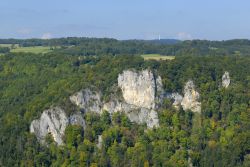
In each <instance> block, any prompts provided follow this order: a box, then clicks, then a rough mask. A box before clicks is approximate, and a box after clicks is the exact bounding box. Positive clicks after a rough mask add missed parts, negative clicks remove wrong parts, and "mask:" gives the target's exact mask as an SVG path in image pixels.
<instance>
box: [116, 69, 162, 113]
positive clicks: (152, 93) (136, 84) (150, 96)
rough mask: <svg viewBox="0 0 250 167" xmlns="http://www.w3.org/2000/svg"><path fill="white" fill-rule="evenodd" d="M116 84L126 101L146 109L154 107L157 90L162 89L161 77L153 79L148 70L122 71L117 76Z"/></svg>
mask: <svg viewBox="0 0 250 167" xmlns="http://www.w3.org/2000/svg"><path fill="white" fill-rule="evenodd" d="M118 86H119V87H120V88H121V90H122V95H123V98H124V100H125V102H126V103H128V104H132V105H135V106H138V107H143V108H148V109H154V108H155V105H156V103H155V102H156V98H157V96H156V95H157V92H158V91H161V90H162V84H161V78H160V77H158V78H157V79H155V76H154V75H153V73H152V72H151V71H149V70H143V71H141V72H134V71H131V70H126V71H123V73H122V74H120V75H119V77H118Z"/></svg>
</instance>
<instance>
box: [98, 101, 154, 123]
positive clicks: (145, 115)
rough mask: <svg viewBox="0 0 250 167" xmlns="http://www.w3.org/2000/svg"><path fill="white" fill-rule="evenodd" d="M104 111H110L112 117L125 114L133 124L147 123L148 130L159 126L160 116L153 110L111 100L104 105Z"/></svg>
mask: <svg viewBox="0 0 250 167" xmlns="http://www.w3.org/2000/svg"><path fill="white" fill-rule="evenodd" d="M103 110H106V111H108V112H109V113H110V114H111V115H112V114H113V113H115V112H124V113H125V114H126V115H127V117H128V118H129V119H130V121H131V122H135V123H139V124H143V123H146V124H147V127H148V128H153V127H158V126H159V119H158V114H157V112H156V111H154V110H151V109H147V108H141V107H138V106H135V105H131V104H128V103H126V102H122V101H118V100H111V101H110V102H108V103H105V104H104V106H103Z"/></svg>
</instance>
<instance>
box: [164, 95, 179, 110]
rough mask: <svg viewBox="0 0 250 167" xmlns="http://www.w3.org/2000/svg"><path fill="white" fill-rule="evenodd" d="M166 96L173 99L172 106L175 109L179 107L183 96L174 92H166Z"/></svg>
mask: <svg viewBox="0 0 250 167" xmlns="http://www.w3.org/2000/svg"><path fill="white" fill-rule="evenodd" d="M166 97H167V98H168V99H172V100H173V106H174V107H175V108H176V109H179V108H180V105H181V102H182V100H183V96H182V95H180V94H179V93H176V92H174V93H167V94H166Z"/></svg>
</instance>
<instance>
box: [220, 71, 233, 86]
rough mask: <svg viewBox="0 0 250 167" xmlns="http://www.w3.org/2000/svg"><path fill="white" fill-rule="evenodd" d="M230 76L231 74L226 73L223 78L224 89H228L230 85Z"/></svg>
mask: <svg viewBox="0 0 250 167" xmlns="http://www.w3.org/2000/svg"><path fill="white" fill-rule="evenodd" d="M230 82H231V80H230V76H229V72H228V71H225V73H224V74H223V76H222V87H224V88H227V87H228V86H229V85H230Z"/></svg>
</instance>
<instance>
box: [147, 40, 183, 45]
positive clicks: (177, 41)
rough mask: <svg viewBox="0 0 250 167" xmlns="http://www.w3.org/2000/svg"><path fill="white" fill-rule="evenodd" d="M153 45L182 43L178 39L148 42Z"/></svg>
mask: <svg viewBox="0 0 250 167" xmlns="http://www.w3.org/2000/svg"><path fill="white" fill-rule="evenodd" d="M148 41H149V42H151V43H156V44H177V43H181V41H180V40H178V39H160V40H159V39H154V40H148Z"/></svg>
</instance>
